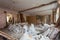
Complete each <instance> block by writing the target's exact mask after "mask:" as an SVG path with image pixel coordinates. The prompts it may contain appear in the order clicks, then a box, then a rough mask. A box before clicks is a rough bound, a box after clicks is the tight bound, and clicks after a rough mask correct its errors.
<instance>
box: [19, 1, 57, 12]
mask: <svg viewBox="0 0 60 40" xmlns="http://www.w3.org/2000/svg"><path fill="white" fill-rule="evenodd" d="M53 3H57V1H52V2H50V3H47V4H42V5H39V6H35V7H32V8H28V9H25V10H22V11H19V12H25V11H28V10H32V9H36V8H40V7H43V6H47V5H50V4H53Z"/></svg>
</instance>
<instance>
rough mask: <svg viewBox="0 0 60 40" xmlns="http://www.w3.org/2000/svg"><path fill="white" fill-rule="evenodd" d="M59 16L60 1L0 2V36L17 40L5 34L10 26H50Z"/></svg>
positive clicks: (24, 0)
mask: <svg viewBox="0 0 60 40" xmlns="http://www.w3.org/2000/svg"><path fill="white" fill-rule="evenodd" d="M59 16H60V0H0V31H1V32H0V35H1V36H4V37H6V38H7V39H9V40H17V39H15V38H13V37H11V36H10V35H9V34H10V33H8V31H7V32H5V29H7V28H8V27H9V25H10V24H17V23H28V24H31V23H32V24H34V25H38V24H40V23H43V24H45V23H46V24H52V23H57V20H58V18H59ZM7 39H6V40H7Z"/></svg>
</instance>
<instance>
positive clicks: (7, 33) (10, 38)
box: [0, 29, 16, 40]
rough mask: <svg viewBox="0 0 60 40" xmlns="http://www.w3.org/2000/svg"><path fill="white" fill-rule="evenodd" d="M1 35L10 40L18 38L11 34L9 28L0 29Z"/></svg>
mask: <svg viewBox="0 0 60 40" xmlns="http://www.w3.org/2000/svg"><path fill="white" fill-rule="evenodd" d="M0 35H1V36H3V37H5V38H7V39H9V40H16V39H15V38H14V37H12V36H11V35H10V32H9V31H8V30H3V29H2V30H0Z"/></svg>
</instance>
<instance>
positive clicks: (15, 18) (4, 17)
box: [0, 8, 17, 28]
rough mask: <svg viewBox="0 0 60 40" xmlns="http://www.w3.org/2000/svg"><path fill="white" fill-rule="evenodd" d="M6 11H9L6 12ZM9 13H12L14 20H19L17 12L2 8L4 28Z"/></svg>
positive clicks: (1, 20) (1, 19)
mask: <svg viewBox="0 0 60 40" xmlns="http://www.w3.org/2000/svg"><path fill="white" fill-rule="evenodd" d="M4 11H6V12H7V13H4ZM7 14H12V16H13V17H14V22H15V21H17V12H15V11H12V10H7V9H2V8H0V28H4V27H5V26H6V22H7Z"/></svg>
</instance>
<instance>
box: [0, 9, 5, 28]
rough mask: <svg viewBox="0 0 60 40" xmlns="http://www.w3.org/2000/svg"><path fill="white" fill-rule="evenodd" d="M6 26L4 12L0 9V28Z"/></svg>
mask: <svg viewBox="0 0 60 40" xmlns="http://www.w3.org/2000/svg"><path fill="white" fill-rule="evenodd" d="M5 26H6V14H5V13H4V12H3V11H2V10H0V28H4V27H5Z"/></svg>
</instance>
